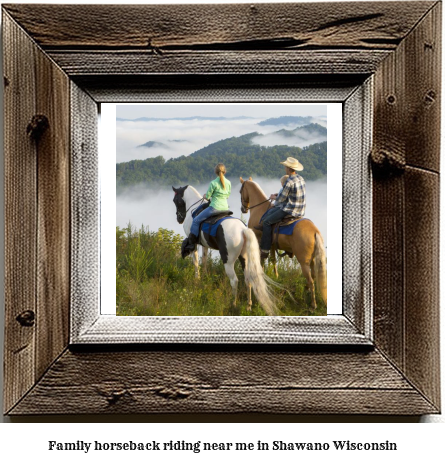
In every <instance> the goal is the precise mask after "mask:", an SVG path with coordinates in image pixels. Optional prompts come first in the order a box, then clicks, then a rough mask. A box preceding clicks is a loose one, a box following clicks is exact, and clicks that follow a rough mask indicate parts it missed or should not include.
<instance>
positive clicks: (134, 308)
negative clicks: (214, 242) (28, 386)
mask: <svg viewBox="0 0 445 465" xmlns="http://www.w3.org/2000/svg"><path fill="white" fill-rule="evenodd" d="M182 240H183V238H182V236H180V235H179V234H175V233H174V232H173V231H169V230H166V229H159V230H158V231H155V232H152V231H149V230H148V229H146V228H144V226H142V227H141V228H140V229H139V230H135V229H134V228H133V227H132V225H131V224H129V225H128V227H127V228H124V229H121V228H116V307H117V308H116V314H117V315H135V316H185V315H194V316H208V315H211V316H223V315H240V316H249V315H257V316H263V315H265V312H264V310H263V309H262V308H261V307H260V306H259V305H258V303H256V299H255V297H254V295H253V292H252V298H253V302H254V304H253V306H252V310H251V311H247V295H246V286H245V283H244V276H243V272H242V269H241V265H240V264H239V263H238V262H237V264H236V267H235V270H236V273H237V275H238V279H239V283H238V304H237V306H236V307H235V308H234V307H233V305H232V288H231V286H230V283H229V279H228V277H227V276H226V273H225V271H224V266H223V264H222V262H221V259H220V257H219V253H218V252H217V251H211V252H210V251H209V252H210V253H209V257H208V261H207V272H203V271H202V272H201V278H200V279H196V278H195V269H194V266H193V263H192V260H191V258H187V259H185V260H183V259H182V258H181V254H180V250H181V243H182ZM265 271H266V273H267V274H268V275H269V276H270V277H271V278H272V279H274V280H276V281H277V282H278V283H280V284H281V285H283V286H284V287H285V288H286V289H287V290H288V291H289V292H290V294H291V295H292V297H293V299H294V301H293V300H292V298H291V297H289V295H288V293H287V292H286V291H283V290H281V289H276V288H274V295H275V297H276V300H277V307H278V310H279V314H280V315H293V316H295V315H299V316H301V315H326V306H325V305H324V304H323V302H322V300H321V299H320V298H319V296H317V306H318V308H317V309H316V310H315V311H314V312H312V311H311V309H310V306H309V304H310V296H309V293H308V292H307V291H306V290H305V283H306V281H305V279H304V277H303V276H302V274H301V271H300V269H299V267H298V265H297V262H296V261H295V260H290V259H289V258H288V257H285V258H279V260H278V273H279V278H278V279H276V278H275V275H274V273H273V269H272V266H271V265H270V264H267V266H266V269H265Z"/></svg>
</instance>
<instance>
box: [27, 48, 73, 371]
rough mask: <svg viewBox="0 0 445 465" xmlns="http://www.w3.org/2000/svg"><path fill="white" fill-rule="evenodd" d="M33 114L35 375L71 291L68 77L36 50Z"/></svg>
mask: <svg viewBox="0 0 445 465" xmlns="http://www.w3.org/2000/svg"><path fill="white" fill-rule="evenodd" d="M35 66H36V70H37V72H36V89H38V93H37V96H36V114H38V115H45V116H46V117H47V119H48V125H49V126H48V128H47V129H46V130H45V131H44V132H43V134H42V135H41V137H39V138H38V140H36V148H37V186H38V193H37V205H38V224H37V247H38V249H37V315H36V317H37V318H36V325H37V334H36V336H37V339H36V376H37V378H39V377H40V376H41V375H43V373H44V372H45V371H46V369H47V368H48V366H49V365H50V364H51V363H52V362H53V360H54V359H55V358H56V357H57V356H58V355H60V353H61V352H62V351H63V350H64V348H65V347H66V346H67V344H68V338H69V293H70V273H69V263H70V252H69V245H70V211H69V199H70V182H69V172H70V159H69V158H70V119H69V108H70V96H69V78H68V77H67V76H66V74H64V73H63V71H61V70H60V69H59V68H58V67H57V66H56V65H55V64H54V63H53V62H52V61H51V60H50V59H49V58H48V57H47V56H46V55H45V54H44V53H43V52H42V51H41V50H39V49H37V50H36V55H35Z"/></svg>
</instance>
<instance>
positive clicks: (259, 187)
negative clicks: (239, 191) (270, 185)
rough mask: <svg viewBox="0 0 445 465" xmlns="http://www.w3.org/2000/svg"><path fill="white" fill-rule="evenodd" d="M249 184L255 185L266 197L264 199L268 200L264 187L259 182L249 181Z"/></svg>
mask: <svg viewBox="0 0 445 465" xmlns="http://www.w3.org/2000/svg"><path fill="white" fill-rule="evenodd" d="M246 182H247V181H246ZM249 182H251V183H252V184H255V186H256V187H257V188H258V190H259V191H260V192H261V194H263V195H264V198H266V199H267V195H266V193H265V192H264V191H263V189H262V187H261V186H260V185H259V184H258V183H257V182H255V181H249Z"/></svg>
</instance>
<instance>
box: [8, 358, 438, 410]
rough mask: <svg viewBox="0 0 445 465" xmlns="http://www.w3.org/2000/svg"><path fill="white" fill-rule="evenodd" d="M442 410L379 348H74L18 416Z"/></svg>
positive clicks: (57, 364) (20, 407)
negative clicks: (360, 350)
mask: <svg viewBox="0 0 445 465" xmlns="http://www.w3.org/2000/svg"><path fill="white" fill-rule="evenodd" d="M433 411H435V408H434V407H432V406H431V405H430V404H429V403H428V402H427V401H425V399H424V398H423V397H422V396H420V395H418V393H417V392H416V391H415V390H414V389H413V388H412V387H411V386H410V385H409V383H407V382H406V381H405V380H404V378H403V376H402V375H401V374H400V373H399V372H398V371H397V370H395V369H394V368H393V367H392V366H391V365H390V364H389V363H388V362H387V361H386V360H385V359H384V358H383V357H382V356H381V354H379V353H378V352H376V351H371V352H369V353H366V352H365V353H356V352H354V351H351V352H349V351H336V350H335V349H333V350H332V351H328V352H323V351H322V352H313V353H305V352H292V353H288V352H287V353H286V352H277V353H273V352H267V351H263V352H261V353H258V352H256V353H255V352H235V353H227V352H224V351H218V350H215V351H211V352H197V351H193V352H189V351H172V352H169V351H151V352H107V353H88V352H86V353H70V352H66V353H65V354H64V355H63V356H62V357H61V358H60V359H59V360H58V361H57V362H56V363H55V364H54V366H53V367H52V368H51V370H50V371H49V372H48V373H47V374H46V375H45V376H44V378H43V379H42V380H41V382H40V383H39V384H38V385H37V386H36V387H35V388H34V389H33V391H32V392H31V393H30V394H29V395H28V397H27V398H26V399H25V400H24V401H23V402H22V403H21V404H20V405H19V406H18V407H16V408H15V409H14V411H13V412H12V413H13V414H15V415H25V414H33V413H46V414H57V413H133V414H134V413H137V414H141V413H167V412H168V413H198V412H199V413H287V414H291V413H293V414H297V413H308V414H310V413H337V414H338V413H371V412H372V413H374V414H376V413H385V414H391V413H393V414H407V413H410V414H413V413H416V412H417V413H420V412H422V413H425V412H433Z"/></svg>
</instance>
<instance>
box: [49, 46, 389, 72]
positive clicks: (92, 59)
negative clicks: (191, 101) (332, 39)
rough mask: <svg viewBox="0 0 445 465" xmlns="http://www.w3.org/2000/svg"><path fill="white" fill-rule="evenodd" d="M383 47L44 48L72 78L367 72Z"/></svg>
mask: <svg viewBox="0 0 445 465" xmlns="http://www.w3.org/2000/svg"><path fill="white" fill-rule="evenodd" d="M389 53H390V51H388V50H359V51H355V50H348V51H337V50H323V51H306V50H280V51H279V52H278V53H277V52H276V51H267V50H260V51H258V50H257V51H244V50H239V51H224V52H220V51H196V52H195V51H192V52H184V51H166V52H163V53H162V55H161V54H156V53H153V52H152V51H142V50H141V51H119V50H115V51H67V52H65V51H64V52H58V51H49V56H50V57H51V58H53V59H54V60H55V61H56V62H57V64H58V65H59V66H60V67H61V68H62V69H63V70H64V71H65V72H66V73H68V74H69V75H70V76H72V77H73V78H74V77H75V76H82V75H89V76H91V75H109V74H111V75H119V76H122V75H129V76H134V75H136V74H139V75H140V74H184V73H190V74H202V75H208V74H216V73H218V74H263V73H286V74H288V73H298V74H315V73H317V74H328V75H329V74H371V73H373V72H375V71H376V69H377V67H378V65H379V63H380V62H381V61H382V60H383V59H384V58H385V57H386V56H387V55H388V54H389Z"/></svg>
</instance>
